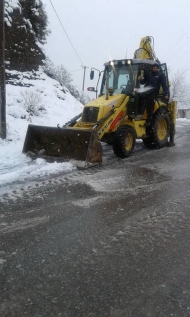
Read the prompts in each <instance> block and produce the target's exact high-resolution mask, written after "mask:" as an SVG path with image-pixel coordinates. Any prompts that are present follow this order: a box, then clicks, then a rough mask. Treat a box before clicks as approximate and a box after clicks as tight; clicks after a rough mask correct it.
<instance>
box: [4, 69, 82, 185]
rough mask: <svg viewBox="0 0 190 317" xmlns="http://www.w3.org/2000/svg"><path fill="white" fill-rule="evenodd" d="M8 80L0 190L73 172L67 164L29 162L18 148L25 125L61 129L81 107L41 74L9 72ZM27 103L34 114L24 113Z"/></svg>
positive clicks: (71, 167)
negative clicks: (12, 185)
mask: <svg viewBox="0 0 190 317" xmlns="http://www.w3.org/2000/svg"><path fill="white" fill-rule="evenodd" d="M14 77H15V78H14ZM10 78H11V81H12V84H7V85H6V112H7V138H6V140H3V139H1V138H0V189H2V187H5V186H6V187H7V186H9V185H11V184H16V183H18V182H22V181H26V180H28V181H30V180H31V179H33V178H35V177H39V178H42V177H44V176H47V175H49V174H52V173H60V172H63V171H69V170H72V169H75V168H76V167H74V166H73V165H72V164H71V163H69V162H66V163H47V162H46V161H45V160H42V159H37V160H33V161H32V160H31V159H30V158H28V157H27V156H26V155H25V154H23V153H22V148H23V144H24V140H25V136H26V131H27V127H28V124H30V123H32V124H36V125H43V126H53V127H56V126H57V124H60V126H61V125H63V124H64V123H65V122H67V121H69V120H70V119H71V118H73V117H74V116H76V115H77V114H79V113H80V112H81V110H82V108H83V105H82V104H81V103H80V102H78V101H77V100H76V99H75V98H74V97H72V96H71V94H70V93H69V92H68V90H67V89H66V88H65V87H62V86H61V85H60V84H59V83H58V82H57V81H56V80H54V79H51V78H49V77H48V76H47V75H46V74H44V72H43V71H38V72H36V73H35V74H31V73H18V72H12V74H11V76H10ZM12 78H14V79H12ZM29 104H30V105H31V104H32V105H33V110H34V112H35V113H36V115H30V112H28V111H27V108H28V105H29ZM31 110H32V109H31Z"/></svg>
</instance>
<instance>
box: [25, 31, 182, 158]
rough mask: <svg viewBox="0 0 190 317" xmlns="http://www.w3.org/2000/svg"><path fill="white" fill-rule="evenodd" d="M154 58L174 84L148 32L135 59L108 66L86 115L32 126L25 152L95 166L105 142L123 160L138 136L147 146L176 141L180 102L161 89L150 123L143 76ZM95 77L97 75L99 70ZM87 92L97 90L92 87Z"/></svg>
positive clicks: (110, 62)
mask: <svg viewBox="0 0 190 317" xmlns="http://www.w3.org/2000/svg"><path fill="white" fill-rule="evenodd" d="M155 61H157V63H158V64H159V69H160V72H161V73H163V74H164V76H165V79H166V83H167V86H168V87H169V81H168V72H167V67H166V64H161V63H160V62H159V61H158V60H156V57H155V54H154V50H153V46H152V37H150V36H146V37H144V38H142V40H141V42H140V46H139V49H138V50H136V51H135V53H134V58H133V59H121V60H112V61H109V62H107V63H105V64H104V71H103V78H102V83H101V88H100V94H99V96H98V98H96V99H95V100H92V101H90V102H89V103H88V104H86V105H85V106H84V108H83V112H82V113H81V114H79V115H78V116H76V117H75V118H73V119H72V120H70V121H69V122H68V123H66V124H65V125H64V126H63V127H46V126H35V125H29V126H28V131H27V134H26V138H25V143H24V147H23V153H28V155H30V156H31V157H33V158H37V157H42V158H45V159H48V158H51V159H53V160H55V161H59V160H63V161H65V160H71V159H73V160H80V161H85V162H86V164H93V163H101V162H102V146H101V142H106V143H108V144H110V145H112V147H113V151H114V153H115V155H116V156H117V157H120V158H126V157H128V156H129V155H131V153H132V151H133V149H134V145H135V140H136V139H142V140H143V143H144V145H145V146H146V147H148V148H161V147H164V146H166V145H167V144H170V145H174V135H175V121H176V108H177V104H176V102H175V101H171V102H168V103H166V102H165V101H163V96H162V91H161V90H160V92H159V95H158V98H157V100H155V103H154V110H153V119H152V122H151V124H149V125H147V112H146V92H145V91H144V90H143V87H141V85H140V83H139V80H138V78H139V75H141V74H143V76H145V75H146V74H148V72H150V69H151V67H152V65H153V64H154V63H155ZM90 76H91V79H93V77H94V70H91V74H90ZM88 90H91V91H95V92H96V91H97V89H95V88H93V87H90V88H89V89H88ZM142 92H143V95H144V98H141V95H142ZM144 92H145V93H144Z"/></svg>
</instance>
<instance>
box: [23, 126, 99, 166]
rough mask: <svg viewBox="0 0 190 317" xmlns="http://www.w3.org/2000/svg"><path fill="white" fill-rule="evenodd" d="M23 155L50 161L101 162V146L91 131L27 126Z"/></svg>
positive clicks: (94, 133) (96, 136) (95, 134)
mask: <svg viewBox="0 0 190 317" xmlns="http://www.w3.org/2000/svg"><path fill="white" fill-rule="evenodd" d="M23 153H27V154H28V155H29V156H31V157H33V158H37V157H41V158H45V159H47V160H51V161H68V160H80V161H86V162H87V163H101V162H102V146H101V142H100V141H99V139H98V135H97V133H96V132H95V131H93V130H83V129H75V128H66V127H64V128H56V127H43V126H36V125H31V124H29V126H28V130H27V134H26V138H25V142H24V146H23Z"/></svg>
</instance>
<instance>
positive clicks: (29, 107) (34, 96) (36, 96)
mask: <svg viewBox="0 0 190 317" xmlns="http://www.w3.org/2000/svg"><path fill="white" fill-rule="evenodd" d="M21 96H22V98H23V101H24V106H25V107H26V111H27V112H28V114H29V117H28V121H30V122H31V121H32V119H31V117H32V116H39V114H40V111H45V108H44V107H43V104H42V97H41V95H40V93H38V92H37V91H34V90H25V91H24V92H21Z"/></svg>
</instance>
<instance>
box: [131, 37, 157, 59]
mask: <svg viewBox="0 0 190 317" xmlns="http://www.w3.org/2000/svg"><path fill="white" fill-rule="evenodd" d="M152 41H154V40H153V38H152V37H151V36H145V37H143V38H142V39H141V41H140V45H139V48H138V49H137V50H136V51H135V53H134V58H135V59H151V60H156V56H155V53H154V49H153V45H152Z"/></svg>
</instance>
